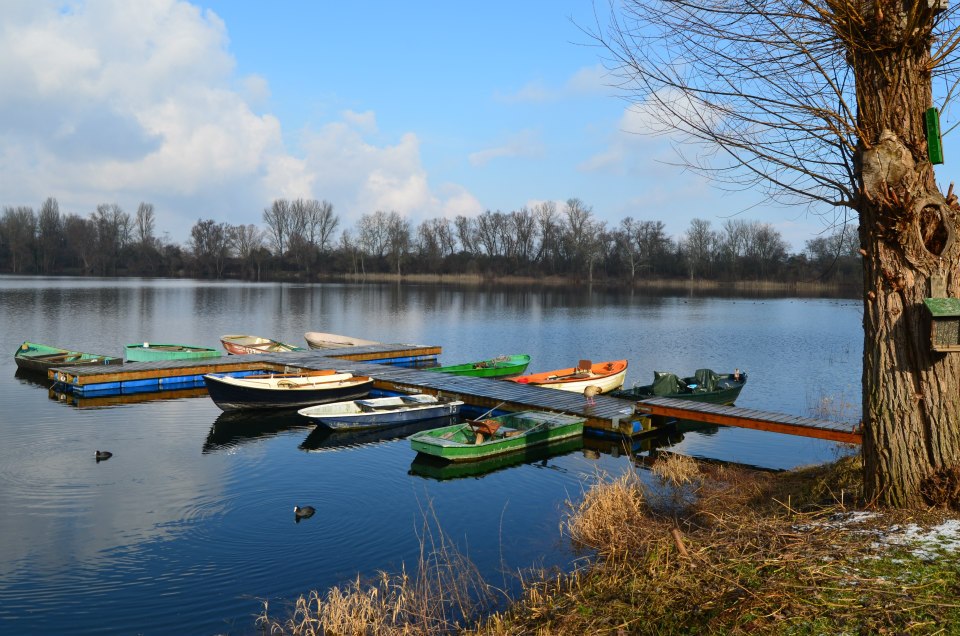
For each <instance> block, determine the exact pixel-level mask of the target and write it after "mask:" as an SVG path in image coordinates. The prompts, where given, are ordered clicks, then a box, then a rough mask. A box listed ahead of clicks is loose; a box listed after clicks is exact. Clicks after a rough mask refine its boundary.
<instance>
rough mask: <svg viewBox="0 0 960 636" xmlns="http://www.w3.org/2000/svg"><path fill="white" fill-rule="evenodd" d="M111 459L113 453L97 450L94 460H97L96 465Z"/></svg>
mask: <svg viewBox="0 0 960 636" xmlns="http://www.w3.org/2000/svg"><path fill="white" fill-rule="evenodd" d="M111 457H113V453H111V452H110V451H102V450H98V451H97V454H96V458H97V463H98V464H99V463H100V462H103V461H106V460H108V459H110V458H111Z"/></svg>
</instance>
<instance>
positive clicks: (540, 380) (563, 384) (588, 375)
mask: <svg viewBox="0 0 960 636" xmlns="http://www.w3.org/2000/svg"><path fill="white" fill-rule="evenodd" d="M626 377H627V361H626V360H611V361H610V362H598V363H596V364H593V365H590V367H589V370H587V369H580V368H576V367H572V368H569V369H557V370H555V371H546V372H544V373H534V374H530V375H522V376H520V377H517V378H511V379H512V381H513V382H519V383H521V384H530V385H532V386H540V387H544V388H546V389H559V390H561V391H573V392H576V393H583V391H584V389H586V388H587V387H588V386H595V387H599V389H600V393H610V392H611V391H615V390H617V389H619V388H620V387H622V386H623V383H624V381H625V380H626Z"/></svg>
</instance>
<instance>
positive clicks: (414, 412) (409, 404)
mask: <svg viewBox="0 0 960 636" xmlns="http://www.w3.org/2000/svg"><path fill="white" fill-rule="evenodd" d="M461 406H463V401H461V400H455V399H453V398H449V397H443V396H441V397H437V396H434V395H429V394H427V393H416V394H414V395H397V396H390V397H379V398H368V399H363V400H352V401H346V402H335V403H333V404H317V405H315V406H308V407H307V408H304V409H300V410H299V411H297V412H298V413H299V414H300V415H302V416H304V417H308V418H310V419H311V420H313V421H315V422H317V423H318V424H322V425H323V426H326V427H327V428H332V429H336V430H344V431H348V430H356V429H363V428H386V427H388V426H397V425H399V424H407V423H409V422H415V421H417V420H426V419H432V418H436V417H443V416H446V415H456V414H457V413H459V412H460V407H461Z"/></svg>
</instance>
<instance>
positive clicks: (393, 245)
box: [387, 211, 410, 276]
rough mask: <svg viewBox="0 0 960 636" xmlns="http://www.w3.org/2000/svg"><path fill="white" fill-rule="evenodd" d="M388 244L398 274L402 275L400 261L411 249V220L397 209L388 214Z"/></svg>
mask: <svg viewBox="0 0 960 636" xmlns="http://www.w3.org/2000/svg"><path fill="white" fill-rule="evenodd" d="M387 244H388V245H389V247H390V257H391V260H392V261H393V262H394V263H395V264H396V266H397V276H400V274H401V272H400V263H401V262H402V261H403V259H404V258H405V257H406V255H407V253H408V252H409V251H410V222H409V221H408V220H406V219H405V218H403V217H402V216H400V214H398V213H397V212H395V211H391V212H390V214H389V215H387Z"/></svg>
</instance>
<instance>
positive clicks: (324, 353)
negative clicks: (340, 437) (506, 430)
mask: <svg viewBox="0 0 960 636" xmlns="http://www.w3.org/2000/svg"><path fill="white" fill-rule="evenodd" d="M440 351H441V348H440V347H435V346H421V345H409V344H377V345H366V346H360V347H345V348H342V349H323V350H320V349H317V350H308V351H296V352H290V353H270V354H249V355H234V356H224V357H221V358H207V359H201V360H166V361H156V362H133V363H125V364H122V365H102V366H100V365H98V366H84V367H64V368H61V369H52V370H51V371H50V372H49V373H48V377H49V379H50V380H53V381H54V382H55V383H56V384H55V388H56V389H57V390H58V391H60V392H64V393H72V394H73V395H76V396H79V397H81V398H89V397H106V396H110V395H115V396H123V395H128V394H134V393H139V394H143V393H149V392H158V391H171V390H183V389H187V388H191V387H202V386H203V376H204V375H205V374H207V373H229V374H231V375H248V374H250V373H258V372H260V373H262V372H264V371H274V372H278V373H279V372H285V371H286V372H290V371H293V370H300V369H308V370H310V369H338V370H343V371H349V372H351V373H353V374H354V375H365V376H370V377H372V378H373V379H374V385H373V386H374V388H375V389H377V390H380V391H390V392H394V391H395V392H404V393H431V394H433V395H448V396H455V397H457V398H458V399H461V400H463V401H464V402H465V403H467V404H469V405H471V406H474V407H478V408H482V409H485V410H486V409H503V410H507V411H520V410H526V409H538V410H550V411H557V412H561V413H569V414H572V415H579V416H582V417H584V418H585V419H586V422H585V426H586V428H587V429H589V430H590V431H592V432H594V433H610V434H615V435H627V436H633V435H637V434H639V433H643V432H646V431H650V430H652V429H653V428H654V427H655V426H656V424H657V418H660V421H666V419H667V418H676V419H686V420H695V421H699V422H706V423H710V424H722V425H725V426H738V427H741V428H752V429H758V430H764V431H773V432H777V433H786V434H789V435H800V436H803V437H813V438H819V439H825V440H832V441H837V442H846V443H854V444H856V443H860V439H861V437H860V433H859V431H858V430H856V429H855V427H853V426H852V425H850V424H844V423H837V422H829V421H824V420H816V419H811V418H804V417H795V416H791V415H783V414H779V413H769V412H763V411H755V410H751V409H742V408H738V407H730V406H719V405H715V404H704V403H700V402H690V401H686V400H676V399H669V398H653V399H649V400H644V401H641V402H636V403H635V402H633V401H630V400H622V399H618V398H613V397H610V396H606V395H598V396H596V397H595V398H594V400H595V404H593V405H588V404H587V401H586V399H585V398H584V396H583V395H581V394H579V393H573V392H569V391H558V390H556V389H545V388H542V387H537V386H531V385H528V384H521V383H517V382H510V381H505V380H495V379H489V378H474V377H466V376H457V375H451V374H447V373H435V372H432V371H424V370H422V369H416V368H409V367H404V366H396V365H397V364H418V363H419V364H423V363H424V362H427V363H429V362H435V361H436V358H437V356H438V355H439V354H440ZM383 363H387V364H383ZM65 401H66V400H65Z"/></svg>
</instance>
